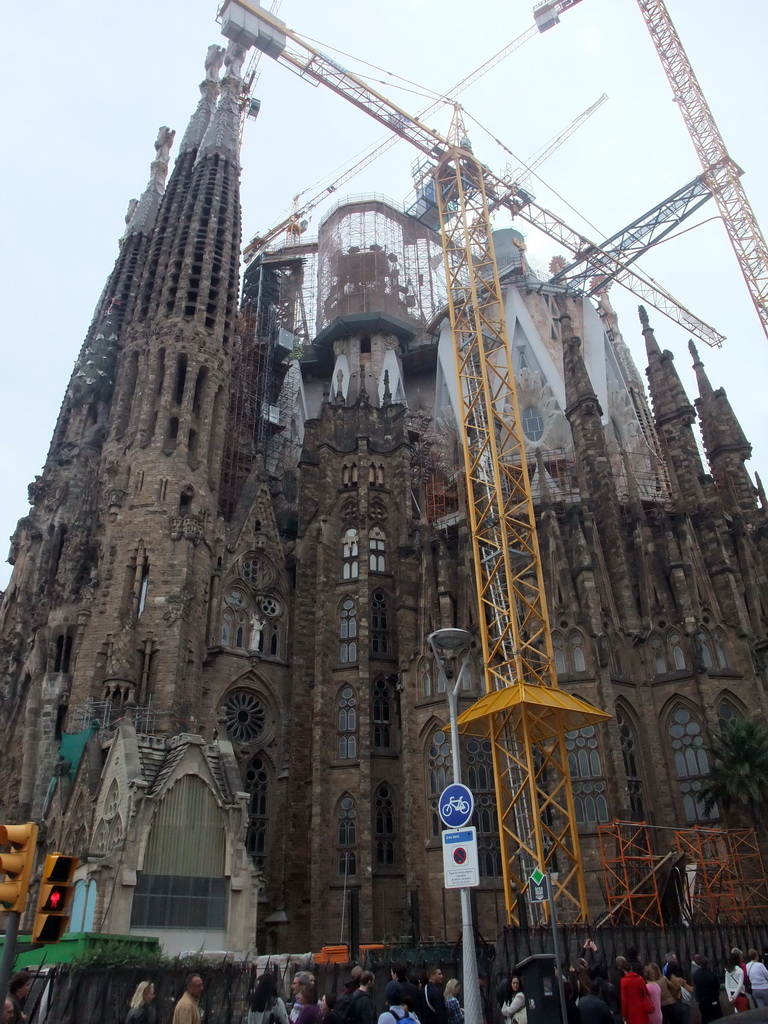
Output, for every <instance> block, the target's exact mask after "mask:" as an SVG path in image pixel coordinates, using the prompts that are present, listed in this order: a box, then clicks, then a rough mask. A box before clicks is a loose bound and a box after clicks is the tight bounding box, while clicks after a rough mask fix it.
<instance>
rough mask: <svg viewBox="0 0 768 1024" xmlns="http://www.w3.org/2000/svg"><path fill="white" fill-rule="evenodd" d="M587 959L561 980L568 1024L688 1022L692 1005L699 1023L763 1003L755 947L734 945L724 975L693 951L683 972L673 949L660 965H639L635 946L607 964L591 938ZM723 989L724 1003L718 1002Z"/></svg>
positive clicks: (764, 979) (764, 988) (764, 976)
mask: <svg viewBox="0 0 768 1024" xmlns="http://www.w3.org/2000/svg"><path fill="white" fill-rule="evenodd" d="M582 952H585V953H586V955H587V958H588V959H589V962H588V959H587V958H579V959H578V960H576V961H575V963H574V964H572V965H571V967H570V969H569V972H568V981H567V982H566V986H565V987H566V1005H567V1009H568V1024H690V1020H691V1008H692V1005H693V1003H696V1005H697V1007H698V1010H699V1015H700V1017H701V1024H711V1022H712V1021H714V1020H717V1019H718V1018H720V1017H723V1016H725V1015H726V1013H727V1012H728V1010H727V1007H726V1003H727V1004H730V1007H731V1008H732V1012H735V1013H740V1012H742V1011H744V1010H747V1009H749V1008H750V1007H753V1006H755V1007H756V1006H768V970H767V969H766V967H765V965H764V963H763V958H762V956H761V955H760V953H758V951H757V950H756V949H750V950H749V951H748V953H747V959H746V960H745V958H744V954H743V952H742V951H741V950H740V949H738V948H736V947H734V948H733V949H732V950H731V953H730V956H729V957H728V961H727V964H726V968H725V974H724V976H723V975H722V974H720V973H718V971H717V970H716V968H715V966H714V965H713V963H712V962H711V960H710V959H709V958H708V957H707V956H705V955H704V954H703V953H696V954H695V955H694V956H693V958H692V961H691V964H690V967H689V969H688V970H684V969H683V967H682V965H681V964H680V960H679V958H678V956H677V954H676V953H674V952H669V953H667V954H666V957H665V958H664V963H663V965H661V966H659V964H657V963H654V962H652V961H651V962H647V963H644V962H643V960H642V958H641V957H640V954H639V952H638V950H637V949H629V950H627V954H626V956H617V957H616V959H615V960H614V962H613V964H612V965H610V966H609V965H607V964H605V963H603V962H602V961H601V959H600V958H599V956H597V947H596V946H595V945H594V943H592V942H587V943H586V944H585V947H584V950H583V951H582ZM721 989H724V991H725V1003H724V1002H723V1001H722V1000H721Z"/></svg>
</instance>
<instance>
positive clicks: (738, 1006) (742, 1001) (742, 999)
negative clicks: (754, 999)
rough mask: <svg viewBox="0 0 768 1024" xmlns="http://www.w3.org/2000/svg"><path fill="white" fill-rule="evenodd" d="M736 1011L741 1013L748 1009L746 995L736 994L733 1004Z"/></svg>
mask: <svg viewBox="0 0 768 1024" xmlns="http://www.w3.org/2000/svg"><path fill="white" fill-rule="evenodd" d="M733 1007H734V1009H735V1010H736V1013H743V1012H744V1011H745V1010H748V1009H749V999H747V997H746V996H736V1002H735V1003H734V1004H733Z"/></svg>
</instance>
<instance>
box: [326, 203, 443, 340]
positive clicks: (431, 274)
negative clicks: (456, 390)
mask: <svg viewBox="0 0 768 1024" xmlns="http://www.w3.org/2000/svg"><path fill="white" fill-rule="evenodd" d="M446 303H447V296H446V287H445V271H444V269H443V250H442V245H441V243H440V236H439V235H438V234H436V233H435V232H434V231H432V230H431V229H430V228H428V227H425V226H424V225H423V224H420V223H419V222H418V221H417V220H414V219H413V218H412V217H408V216H406V215H405V214H404V213H402V212H401V210H400V208H399V206H398V205H397V204H395V203H394V202H393V201H392V200H391V199H388V198H386V197H385V196H379V195H368V196H360V197H356V198H354V199H345V200H344V202H343V203H342V204H339V205H338V206H336V207H333V208H332V209H331V210H330V211H329V212H328V213H327V214H326V215H325V216H324V217H323V220H322V222H321V225H320V232H319V249H318V304H317V315H318V321H317V330H318V332H319V331H321V330H322V329H323V328H324V327H326V326H327V325H328V324H330V323H331V322H332V321H333V320H334V319H335V318H336V317H339V316H347V315H350V314H351V315H356V314H359V313H368V312H374V313H380V314H384V315H387V316H392V317H396V318H397V319H399V320H404V321H408V322H412V323H415V324H418V325H420V326H421V327H426V325H427V324H429V323H431V322H432V320H433V319H434V318H435V316H436V315H437V314H438V313H439V312H440V311H441V310H443V309H445V306H446Z"/></svg>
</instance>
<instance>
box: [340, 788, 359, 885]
mask: <svg viewBox="0 0 768 1024" xmlns="http://www.w3.org/2000/svg"><path fill="white" fill-rule="evenodd" d="M336 822H337V829H338V833H337V834H338V840H339V845H338V855H339V874H340V875H344V876H346V877H350V878H354V877H355V875H356V874H357V808H356V807H355V801H354V800H353V799H352V797H351V796H344V797H342V798H341V800H340V801H339V809H338V812H337V817H336Z"/></svg>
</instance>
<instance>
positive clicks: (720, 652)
mask: <svg viewBox="0 0 768 1024" xmlns="http://www.w3.org/2000/svg"><path fill="white" fill-rule="evenodd" d="M715 654H716V655H717V666H718V668H728V653H727V651H726V649H725V634H724V633H723V631H722V629H716V630H715Z"/></svg>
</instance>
